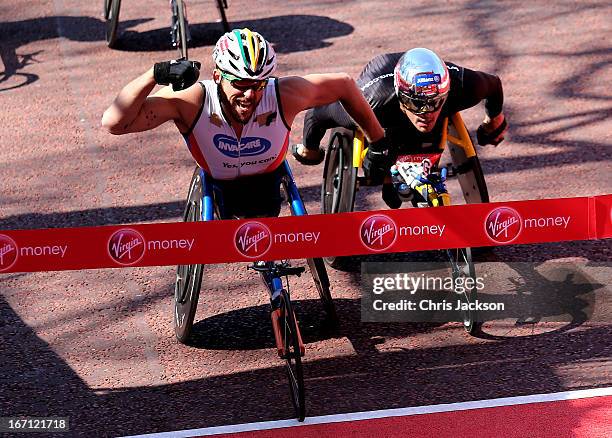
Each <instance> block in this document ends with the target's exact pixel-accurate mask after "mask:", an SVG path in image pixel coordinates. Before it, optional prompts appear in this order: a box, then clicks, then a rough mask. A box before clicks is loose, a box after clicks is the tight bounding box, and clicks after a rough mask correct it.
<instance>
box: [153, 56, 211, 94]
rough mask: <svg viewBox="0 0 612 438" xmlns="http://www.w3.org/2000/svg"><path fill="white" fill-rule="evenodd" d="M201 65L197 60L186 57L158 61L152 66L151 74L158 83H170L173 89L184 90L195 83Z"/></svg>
mask: <svg viewBox="0 0 612 438" xmlns="http://www.w3.org/2000/svg"><path fill="white" fill-rule="evenodd" d="M201 66H202V64H200V63H199V62H198V61H188V60H186V59H177V60H174V61H165V62H158V63H156V64H155V67H153V76H154V77H155V82H157V83H158V84H159V85H170V84H172V89H173V90H174V91H179V90H184V89H185V88H189V87H191V86H192V85H193V84H195V83H196V81H197V80H198V78H199V77H200V67H201Z"/></svg>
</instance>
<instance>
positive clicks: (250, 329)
mask: <svg viewBox="0 0 612 438" xmlns="http://www.w3.org/2000/svg"><path fill="white" fill-rule="evenodd" d="M292 303H293V305H294V310H295V313H296V315H297V318H298V322H299V326H300V332H301V334H302V338H303V340H304V343H305V344H306V345H307V346H308V344H312V343H315V342H319V341H323V340H326V339H331V338H342V337H347V338H348V339H349V340H350V341H351V343H352V345H353V348H354V349H355V351H356V352H357V353H358V354H371V353H372V352H376V345H377V344H381V343H384V340H385V339H386V338H403V337H407V336H410V335H416V334H419V333H426V332H428V331H431V330H432V329H433V328H434V327H437V326H440V325H441V324H442V323H414V324H407V323H362V322H361V300H359V299H335V300H334V303H335V305H336V311H337V313H338V316H339V319H340V323H339V325H337V326H334V325H332V324H330V323H329V321H328V320H327V319H326V315H325V312H324V310H323V307H322V304H321V303H320V301H319V300H292ZM189 344H190V345H191V346H193V347H196V348H203V349H209V350H259V349H265V348H273V347H274V346H275V344H274V335H273V333H272V324H271V322H270V306H269V305H263V306H254V307H247V308H243V309H237V310H233V311H230V312H225V313H219V314H217V315H213V316H210V317H206V318H204V319H202V320H200V321H198V322H196V323H195V324H194V325H193V331H192V336H191V339H190V342H189ZM307 348H308V347H307Z"/></svg>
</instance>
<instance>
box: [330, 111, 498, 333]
mask: <svg viewBox="0 0 612 438" xmlns="http://www.w3.org/2000/svg"><path fill="white" fill-rule="evenodd" d="M443 123H444V125H443V130H442V136H441V139H440V143H439V144H438V150H439V154H435V156H426V155H427V154H419V155H418V157H419V158H418V161H419V162H416V161H414V160H413V159H411V158H410V156H409V155H404V156H400V157H398V161H397V162H396V163H395V165H393V167H392V168H391V169H389V176H388V177H387V180H386V182H392V183H393V187H394V188H395V190H397V192H398V196H399V199H400V200H401V201H402V202H405V201H411V202H412V204H413V206H415V207H437V206H445V205H450V196H449V194H448V192H447V190H446V186H445V182H446V179H447V177H454V176H456V177H457V179H458V181H459V185H460V186H461V191H462V194H463V197H464V199H465V201H466V203H468V204H472V203H485V202H489V193H488V190H487V185H486V182H485V179H484V174H483V172H482V167H481V166H480V161H479V160H478V156H477V154H476V149H475V148H474V144H473V142H472V140H471V138H470V135H469V133H468V131H467V128H466V127H465V124H464V122H463V119H462V117H461V115H460V114H459V113H455V114H453V115H452V116H450V117H447V118H446V119H445V120H444V121H443ZM447 148H448V152H449V154H450V158H451V163H449V165H448V166H445V167H443V168H442V169H440V168H439V161H440V157H441V155H442V153H443V152H444V151H445V150H446V149H447ZM366 152H367V145H366V140H365V137H364V135H363V133H362V132H361V131H360V130H359V129H357V130H353V131H351V130H348V129H345V128H334V129H333V130H332V131H331V133H330V139H329V144H328V146H327V153H326V157H325V165H324V171H323V182H322V185H321V211H322V212H323V213H324V214H329V213H344V212H351V211H353V210H354V206H355V196H356V193H357V191H358V190H359V187H360V186H371V185H373V184H372V183H371V181H369V180H368V179H366V178H365V177H360V176H358V173H359V169H360V168H361V166H362V163H363V159H364V157H365V154H366ZM442 252H443V258H444V259H446V260H447V261H448V265H449V268H450V271H451V274H452V277H453V279H456V278H457V277H472V278H474V279H475V269H474V263H473V260H472V250H471V249H470V248H457V249H449V250H443V251H442ZM325 261H326V263H327V264H328V265H329V266H331V267H332V268H342V267H343V266H344V265H345V264H346V262H347V258H346V257H326V258H325ZM459 295H460V296H461V298H462V299H463V300H465V301H466V302H468V303H473V302H474V301H475V300H476V288H475V287H474V288H471V289H467V288H466V289H465V290H464V291H463V292H462V293H459ZM463 325H464V328H465V330H466V331H467V332H468V333H470V334H476V333H477V332H478V331H479V330H480V326H481V323H480V322H478V321H477V315H476V312H475V311H472V310H468V311H466V312H464V314H463Z"/></svg>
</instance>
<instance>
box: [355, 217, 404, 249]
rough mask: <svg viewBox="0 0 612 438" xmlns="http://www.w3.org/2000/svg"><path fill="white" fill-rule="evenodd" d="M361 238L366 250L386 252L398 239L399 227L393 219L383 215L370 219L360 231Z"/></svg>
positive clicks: (364, 222) (362, 225)
mask: <svg viewBox="0 0 612 438" xmlns="http://www.w3.org/2000/svg"><path fill="white" fill-rule="evenodd" d="M359 237H361V242H362V243H363V244H364V245H365V246H366V248H368V249H371V250H373V251H384V250H385V249H387V248H389V247H390V246H391V245H393V242H395V239H396V238H397V225H395V222H394V221H393V219H391V218H390V217H388V216H385V215H383V214H375V215H373V216H370V217H368V218H367V219H366V220H365V221H363V223H362V224H361V227H360V229H359Z"/></svg>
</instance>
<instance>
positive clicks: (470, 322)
mask: <svg viewBox="0 0 612 438" xmlns="http://www.w3.org/2000/svg"><path fill="white" fill-rule="evenodd" d="M445 252H446V255H447V257H448V260H449V267H450V269H451V274H452V278H453V283H454V284H455V287H456V286H457V285H458V284H461V285H463V286H465V285H466V281H465V280H463V281H462V282H459V281H457V279H458V278H464V279H465V278H472V281H471V282H467V283H470V284H471V285H472V287H470V288H468V287H462V288H461V290H456V291H455V293H457V295H458V296H459V299H460V300H461V301H462V302H463V303H465V304H470V303H474V302H475V301H476V297H477V290H476V286H475V285H476V271H475V269H474V262H473V261H472V251H471V249H470V248H456V249H447V250H445ZM477 319H478V315H477V312H476V310H469V309H468V310H465V311H463V328H464V329H465V331H466V332H468V333H469V334H471V335H475V334H477V333H478V332H479V331H480V327H481V326H482V322H480V321H477Z"/></svg>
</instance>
